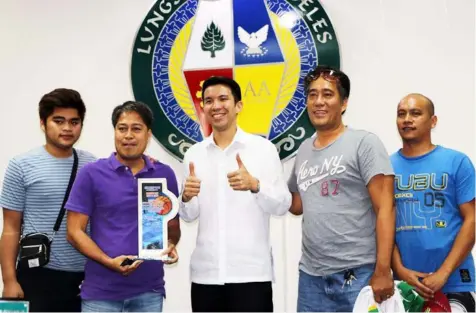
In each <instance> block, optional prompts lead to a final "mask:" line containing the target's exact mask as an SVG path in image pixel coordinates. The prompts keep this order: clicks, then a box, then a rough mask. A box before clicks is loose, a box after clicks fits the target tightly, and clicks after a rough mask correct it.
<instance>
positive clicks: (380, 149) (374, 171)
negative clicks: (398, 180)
mask: <svg viewBox="0 0 476 313" xmlns="http://www.w3.org/2000/svg"><path fill="white" fill-rule="evenodd" d="M357 156H358V158H359V170H360V175H361V176H362V179H363V180H364V182H365V185H367V184H368V183H369V182H370V180H371V179H372V177H374V176H376V175H378V174H383V175H394V172H393V168H392V163H391V161H390V156H389V155H388V153H387V150H386V149H385V146H384V145H383V143H382V141H381V140H380V139H379V138H378V137H377V135H375V134H372V133H369V134H368V135H366V136H365V137H364V138H363V139H362V142H361V143H360V145H359V148H358V151H357Z"/></svg>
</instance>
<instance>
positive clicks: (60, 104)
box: [38, 88, 86, 124]
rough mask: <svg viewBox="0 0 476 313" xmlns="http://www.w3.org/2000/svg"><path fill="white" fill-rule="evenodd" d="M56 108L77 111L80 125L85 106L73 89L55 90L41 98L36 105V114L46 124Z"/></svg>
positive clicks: (84, 113)
mask: <svg viewBox="0 0 476 313" xmlns="http://www.w3.org/2000/svg"><path fill="white" fill-rule="evenodd" d="M56 108H68V109H76V110H77V111H78V115H79V118H80V119H81V124H82V123H83V121H84V116H85V115H86V106H85V105H84V102H83V99H82V98H81V95H80V94H79V92H77V91H76V90H73V89H67V88H57V89H55V90H53V91H51V92H49V93H47V94H45V95H43V97H41V99H40V103H39V105H38V113H39V115H40V119H41V120H42V121H43V123H44V124H46V120H47V119H48V117H50V116H51V115H52V114H53V112H54V111H55V109H56Z"/></svg>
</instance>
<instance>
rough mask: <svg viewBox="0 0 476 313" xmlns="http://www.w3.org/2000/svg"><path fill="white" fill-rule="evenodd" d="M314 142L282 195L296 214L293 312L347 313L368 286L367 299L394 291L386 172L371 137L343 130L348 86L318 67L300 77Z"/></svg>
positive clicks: (305, 147)
mask: <svg viewBox="0 0 476 313" xmlns="http://www.w3.org/2000/svg"><path fill="white" fill-rule="evenodd" d="M305 89H306V92H307V112H308V114H309V118H310V120H311V123H312V124H313V125H314V127H315V128H316V136H313V137H311V138H308V139H307V140H305V141H304V142H303V143H302V145H301V146H300V148H299V150H298V153H297V156H296V160H295V164H294V169H293V171H292V175H291V177H290V179H289V183H288V185H289V189H290V191H291V192H292V195H293V201H292V205H291V208H290V212H291V213H293V214H295V215H300V214H303V222H302V257H301V261H300V265H299V290H298V304H297V310H298V312H306V311H307V312H309V311H311V312H319V311H321V312H322V311H325V312H331V311H337V312H350V311H352V309H353V306H354V303H355V300H356V298H357V296H358V294H359V292H360V290H361V289H362V288H363V287H365V286H367V285H371V286H372V290H373V292H374V298H375V301H376V302H378V303H381V302H382V301H385V300H386V299H388V298H390V297H391V296H392V295H393V293H394V284H393V278H392V275H391V271H390V263H391V255H392V250H393V242H394V233H395V213H394V209H393V179H394V173H393V170H392V166H391V163H390V159H389V156H388V153H387V151H386V149H385V147H384V145H383V144H382V142H381V141H380V140H379V138H378V137H377V136H376V135H374V134H372V133H370V132H367V131H365V130H356V129H352V128H350V127H346V126H345V125H344V123H343V121H342V115H343V114H344V112H345V110H346V109H347V101H348V97H349V92H350V81H349V78H348V77H347V75H346V74H344V73H343V72H341V71H339V70H336V69H333V68H330V67H324V66H318V67H317V68H316V69H315V70H313V71H312V72H310V73H309V74H308V75H307V77H306V79H305Z"/></svg>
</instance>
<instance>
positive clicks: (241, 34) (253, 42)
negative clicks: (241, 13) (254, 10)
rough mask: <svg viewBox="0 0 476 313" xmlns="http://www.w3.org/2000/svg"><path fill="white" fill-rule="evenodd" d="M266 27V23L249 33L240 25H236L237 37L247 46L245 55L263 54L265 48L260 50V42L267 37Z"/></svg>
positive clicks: (267, 27) (267, 26)
mask: <svg viewBox="0 0 476 313" xmlns="http://www.w3.org/2000/svg"><path fill="white" fill-rule="evenodd" d="M268 29H269V25H268V24H266V25H264V26H263V27H261V28H260V30H258V31H257V32H252V33H251V34H249V33H248V32H247V31H246V30H244V29H243V28H242V27H241V26H238V38H239V39H240V41H241V42H242V43H244V44H245V45H246V46H247V47H248V48H247V49H246V48H245V49H243V50H246V52H245V53H246V54H247V55H253V54H255V55H256V54H258V55H263V54H264V53H266V52H267V49H264V50H265V51H263V50H262V47H261V44H262V43H263V42H265V41H266V39H268Z"/></svg>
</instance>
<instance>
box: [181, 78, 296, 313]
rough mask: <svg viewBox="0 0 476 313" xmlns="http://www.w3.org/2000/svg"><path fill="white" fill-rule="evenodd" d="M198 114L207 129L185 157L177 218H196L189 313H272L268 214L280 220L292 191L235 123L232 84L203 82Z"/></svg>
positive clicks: (262, 148) (271, 150) (237, 97)
mask: <svg viewBox="0 0 476 313" xmlns="http://www.w3.org/2000/svg"><path fill="white" fill-rule="evenodd" d="M202 95H203V110H204V112H205V116H206V119H207V122H208V123H210V124H211V126H212V129H213V132H212V134H211V135H210V136H209V137H207V138H206V139H204V140H203V141H202V142H200V143H197V144H195V145H194V146H192V147H191V148H190V149H189V150H188V151H187V153H186V154H185V156H184V160H183V164H184V174H185V177H186V180H185V183H184V186H183V193H182V196H181V203H180V216H181V217H182V219H184V220H185V221H187V222H191V221H194V220H195V219H197V218H198V217H200V223H199V228H198V238H197V244H196V248H195V250H194V252H193V254H192V258H191V262H190V263H191V264H190V267H191V281H192V287H191V300H192V310H193V311H194V312H217V311H218V312H219V311H221V312H226V311H228V312H230V311H237V312H240V311H241V312H250V311H253V312H271V311H273V299H272V295H273V292H272V285H271V283H272V281H273V280H274V278H273V277H274V274H273V262H272V252H271V248H270V243H269V218H270V215H284V214H286V212H287V210H288V208H289V206H290V205H291V194H290V192H289V191H288V189H287V186H286V180H285V179H284V176H283V168H282V164H281V161H280V159H279V155H278V152H277V150H276V148H275V146H274V145H273V144H272V143H271V142H270V141H268V140H266V139H264V138H261V137H259V136H256V135H251V134H248V133H246V132H244V131H243V130H241V129H240V128H239V127H238V126H237V115H238V113H239V112H240V111H241V110H242V108H243V103H242V101H241V89H240V86H239V85H238V83H237V82H235V81H234V80H232V79H230V78H225V77H211V78H209V79H208V80H206V81H205V82H204V83H203V87H202Z"/></svg>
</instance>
